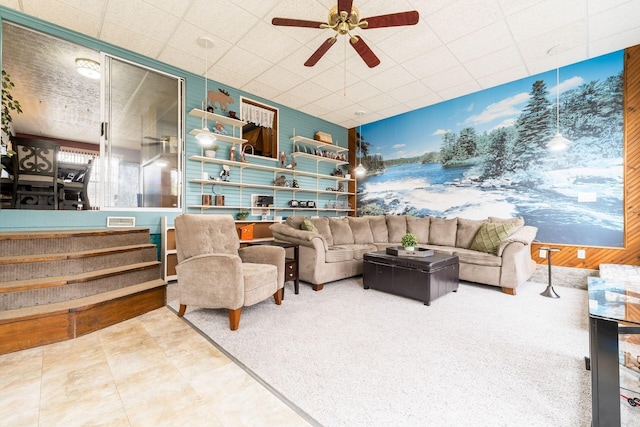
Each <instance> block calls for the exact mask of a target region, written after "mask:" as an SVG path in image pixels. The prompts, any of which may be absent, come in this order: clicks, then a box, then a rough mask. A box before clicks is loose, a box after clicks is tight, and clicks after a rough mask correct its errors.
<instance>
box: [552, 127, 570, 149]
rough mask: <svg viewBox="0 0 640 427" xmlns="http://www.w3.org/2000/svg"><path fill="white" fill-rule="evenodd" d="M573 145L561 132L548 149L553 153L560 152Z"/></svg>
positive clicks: (556, 135)
mask: <svg viewBox="0 0 640 427" xmlns="http://www.w3.org/2000/svg"><path fill="white" fill-rule="evenodd" d="M570 143H571V141H569V140H568V139H567V138H565V137H564V136H562V135H561V134H560V132H557V133H556V134H555V136H554V137H553V138H551V141H549V142H548V143H547V147H548V148H549V149H550V150H553V151H560V150H564V149H565V148H567V146H568V145H569V144H570Z"/></svg>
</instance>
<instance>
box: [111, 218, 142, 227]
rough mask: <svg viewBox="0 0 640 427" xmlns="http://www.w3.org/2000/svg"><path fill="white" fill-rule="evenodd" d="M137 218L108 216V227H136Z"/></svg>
mask: <svg viewBox="0 0 640 427" xmlns="http://www.w3.org/2000/svg"><path fill="white" fill-rule="evenodd" d="M135 226H136V218H135V217H134V216H108V217H107V227H135Z"/></svg>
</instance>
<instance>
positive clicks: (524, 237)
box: [497, 225, 538, 256]
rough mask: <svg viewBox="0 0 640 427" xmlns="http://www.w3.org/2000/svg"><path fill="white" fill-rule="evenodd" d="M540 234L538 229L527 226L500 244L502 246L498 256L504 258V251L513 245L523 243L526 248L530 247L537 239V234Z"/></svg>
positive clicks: (499, 247) (499, 248)
mask: <svg viewBox="0 0 640 427" xmlns="http://www.w3.org/2000/svg"><path fill="white" fill-rule="evenodd" d="M537 233H538V227H533V226H531V225H525V226H523V227H521V228H520V229H519V230H517V231H516V232H515V233H513V234H512V235H511V236H509V237H507V238H506V239H505V240H503V241H502V242H500V246H498V253H497V255H498V256H502V252H503V251H504V249H505V248H506V247H507V246H508V245H510V244H511V243H521V244H523V245H524V246H529V245H530V244H531V242H533V239H535V238H536V234H537Z"/></svg>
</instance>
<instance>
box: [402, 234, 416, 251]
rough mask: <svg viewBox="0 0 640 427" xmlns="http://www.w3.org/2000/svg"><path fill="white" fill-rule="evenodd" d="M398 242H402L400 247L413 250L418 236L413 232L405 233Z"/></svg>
mask: <svg viewBox="0 0 640 427" xmlns="http://www.w3.org/2000/svg"><path fill="white" fill-rule="evenodd" d="M400 243H402V247H403V248H404V250H405V251H413V250H414V249H415V247H416V245H417V244H418V238H417V237H416V236H415V235H414V234H411V233H407V234H405V235H404V236H402V239H400Z"/></svg>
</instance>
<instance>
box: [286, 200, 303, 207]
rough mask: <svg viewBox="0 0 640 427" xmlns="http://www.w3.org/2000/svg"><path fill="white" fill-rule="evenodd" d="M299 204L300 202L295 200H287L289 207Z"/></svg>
mask: <svg viewBox="0 0 640 427" xmlns="http://www.w3.org/2000/svg"><path fill="white" fill-rule="evenodd" d="M299 206H300V203H298V201H297V200H289V207H290V208H297V207H299Z"/></svg>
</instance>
